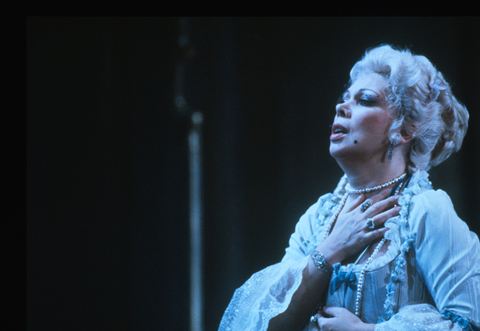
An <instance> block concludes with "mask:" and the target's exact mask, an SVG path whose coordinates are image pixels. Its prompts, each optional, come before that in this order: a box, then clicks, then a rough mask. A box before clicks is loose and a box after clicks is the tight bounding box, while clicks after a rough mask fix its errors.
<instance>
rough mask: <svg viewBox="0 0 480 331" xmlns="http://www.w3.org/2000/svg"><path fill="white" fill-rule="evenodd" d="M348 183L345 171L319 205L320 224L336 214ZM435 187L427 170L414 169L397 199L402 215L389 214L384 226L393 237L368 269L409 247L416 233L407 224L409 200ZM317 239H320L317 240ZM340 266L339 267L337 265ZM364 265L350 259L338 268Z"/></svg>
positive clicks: (390, 259)
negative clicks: (351, 261)
mask: <svg viewBox="0 0 480 331" xmlns="http://www.w3.org/2000/svg"><path fill="white" fill-rule="evenodd" d="M347 183H348V180H347V177H346V175H344V176H343V177H342V178H341V180H340V182H339V183H338V185H337V187H336V189H335V190H334V192H333V194H331V195H328V199H327V200H326V201H325V203H324V204H323V205H322V207H321V208H320V210H319V212H318V214H317V217H318V222H317V224H318V226H319V227H323V226H324V225H325V222H326V221H327V219H328V220H329V218H330V217H331V216H332V215H333V213H334V212H335V210H336V207H338V203H339V201H340V200H341V198H342V196H343V194H345V186H346V184H347ZM429 189H432V185H431V183H430V181H429V180H428V173H427V172H426V171H423V170H419V171H417V172H415V173H414V174H413V175H412V177H411V179H410V181H409V183H408V185H407V187H405V188H404V190H403V192H402V196H401V197H400V199H399V201H398V203H399V205H400V206H401V210H400V215H399V216H395V217H392V218H390V219H389V220H388V221H387V222H385V226H387V227H388V228H389V230H388V231H387V232H386V233H385V238H386V239H388V240H389V241H390V243H389V245H388V249H387V251H386V252H385V253H384V254H382V255H381V256H379V257H378V258H376V259H374V260H373V261H371V262H370V264H369V266H368V268H367V270H376V269H378V268H381V267H383V266H385V265H386V264H387V263H389V262H391V261H393V260H394V259H395V258H396V257H397V256H398V255H399V254H400V253H405V252H406V251H408V250H409V248H410V247H411V246H412V243H413V239H414V238H413V235H412V234H411V233H410V230H409V225H408V215H409V210H410V203H411V200H412V197H413V196H415V195H418V194H420V193H422V192H423V191H425V190H429ZM314 233H316V234H317V236H316V238H315V239H320V240H322V235H323V234H322V233H319V232H318V231H315V232H314ZM314 241H316V242H318V241H317V240H314ZM337 268H338V267H337ZM362 268H363V264H355V263H351V264H348V265H346V266H341V267H340V269H339V270H338V272H340V271H341V272H343V273H348V272H350V271H352V270H353V271H355V272H357V271H358V272H360V271H361V269H362Z"/></svg>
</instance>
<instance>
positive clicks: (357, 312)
mask: <svg viewBox="0 0 480 331" xmlns="http://www.w3.org/2000/svg"><path fill="white" fill-rule="evenodd" d="M385 240H386V239H385V238H383V239H382V241H380V242H379V243H378V245H377V247H375V250H374V251H373V253H372V255H370V257H369V258H368V260H367V262H365V265H364V266H363V268H362V271H361V272H360V278H359V279H358V285H357V299H356V300H355V315H356V316H358V317H360V308H361V307H362V298H363V292H362V290H363V282H364V281H365V272H366V271H367V267H368V265H369V264H370V263H371V262H372V261H373V259H374V258H375V256H376V255H377V254H378V252H379V251H380V248H382V246H383V244H384V243H385ZM365 251H366V250H365ZM362 255H363V254H362Z"/></svg>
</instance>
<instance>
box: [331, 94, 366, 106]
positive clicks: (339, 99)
mask: <svg viewBox="0 0 480 331" xmlns="http://www.w3.org/2000/svg"><path fill="white" fill-rule="evenodd" d="M345 101H347V100H346V98H345V94H342V95H340V97H339V98H338V100H337V104H341V103H344V102H345ZM358 103H359V104H360V105H361V106H371V105H373V104H374V103H375V101H373V100H370V99H368V98H365V97H364V96H362V97H361V98H359V99H358Z"/></svg>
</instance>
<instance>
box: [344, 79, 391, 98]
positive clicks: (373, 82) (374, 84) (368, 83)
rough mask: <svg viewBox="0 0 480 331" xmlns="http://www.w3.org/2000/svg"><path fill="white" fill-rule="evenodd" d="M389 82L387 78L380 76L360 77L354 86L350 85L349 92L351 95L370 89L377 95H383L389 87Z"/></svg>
mask: <svg viewBox="0 0 480 331" xmlns="http://www.w3.org/2000/svg"><path fill="white" fill-rule="evenodd" d="M387 83H388V82H387V80H386V79H385V77H383V76H381V75H378V74H368V75H363V76H360V77H358V78H357V79H356V80H355V81H354V82H353V84H352V85H350V87H349V89H348V91H349V92H350V93H356V92H358V91H359V90H361V89H369V90H372V91H375V92H377V93H382V94H383V90H384V89H385V87H386V86H387Z"/></svg>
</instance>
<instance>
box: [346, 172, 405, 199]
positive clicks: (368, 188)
mask: <svg viewBox="0 0 480 331" xmlns="http://www.w3.org/2000/svg"><path fill="white" fill-rule="evenodd" d="M406 175H407V173H404V174H403V175H401V176H400V177H397V178H395V179H392V180H391V181H389V182H386V183H385V184H382V185H377V186H374V187H367V188H364V189H359V190H354V189H351V188H350V183H348V184H347V186H346V187H345V191H346V192H347V193H348V194H363V193H370V192H373V191H378V190H381V189H382V188H385V187H387V186H390V185H392V184H395V183H396V182H398V181H399V180H401V179H403V178H404V177H405V176H406Z"/></svg>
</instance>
